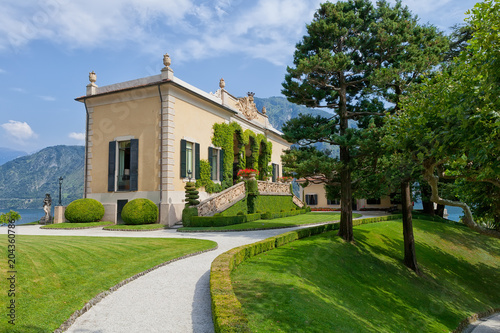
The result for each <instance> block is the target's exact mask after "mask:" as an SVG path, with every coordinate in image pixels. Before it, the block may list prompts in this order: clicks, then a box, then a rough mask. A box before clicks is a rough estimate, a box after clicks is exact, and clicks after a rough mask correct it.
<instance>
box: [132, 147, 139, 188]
mask: <svg viewBox="0 0 500 333" xmlns="http://www.w3.org/2000/svg"><path fill="white" fill-rule="evenodd" d="M138 183H139V139H132V140H130V191H137V190H138V188H139V186H138Z"/></svg>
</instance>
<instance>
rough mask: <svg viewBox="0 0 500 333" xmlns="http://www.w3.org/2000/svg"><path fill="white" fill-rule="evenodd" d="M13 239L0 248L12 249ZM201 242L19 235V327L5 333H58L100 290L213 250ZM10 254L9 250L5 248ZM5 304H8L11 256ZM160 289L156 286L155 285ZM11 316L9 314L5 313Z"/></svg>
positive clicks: (3, 267)
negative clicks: (182, 258) (185, 257)
mask: <svg viewBox="0 0 500 333" xmlns="http://www.w3.org/2000/svg"><path fill="white" fill-rule="evenodd" d="M6 240H7V237H2V239H1V240H0V248H2V249H7V241H6ZM215 245H216V243H215V242H211V241H205V240H195V239H165V238H162V239H159V238H156V239H155V238H117V237H109V238H108V237H55V236H20V235H18V236H16V270H17V281H16V304H17V307H16V311H17V313H16V315H17V316H16V317H17V320H16V325H15V326H14V327H12V326H11V325H9V324H7V320H6V319H5V318H6V317H5V315H3V316H2V320H1V321H0V332H5V331H8V332H23V333H31V332H33V333H34V332H37V333H38V332H52V331H53V330H54V329H56V328H57V327H59V325H60V324H62V323H63V322H64V321H65V320H67V319H68V318H69V316H70V315H71V314H72V313H73V312H74V311H75V310H78V309H80V308H81V307H82V306H83V305H84V304H85V302H87V301H89V300H90V299H91V298H93V297H94V296H96V295H97V294H98V293H99V292H101V291H104V290H106V289H109V288H110V287H112V286H114V285H116V284H117V283H119V282H121V281H123V280H125V279H127V278H129V277H131V276H133V275H135V274H137V273H140V272H142V271H145V270H147V269H149V268H151V267H154V266H155V265H158V264H161V263H163V262H166V261H168V260H170V259H173V258H177V257H180V256H183V255H186V254H188V253H194V252H198V251H202V250H205V249H209V248H212V247H214V246H215ZM4 252H5V253H6V250H4ZM5 253H4V257H3V259H2V260H1V261H0V272H1V276H2V279H1V280H0V281H1V282H0V290H2V293H1V295H0V304H2V307H3V305H4V304H7V301H9V300H10V299H7V293H6V292H4V291H6V290H8V288H7V280H6V278H5V277H7V255H6V254H5ZM151 287H154V286H151ZM2 313H5V311H2Z"/></svg>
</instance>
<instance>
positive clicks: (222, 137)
mask: <svg viewBox="0 0 500 333" xmlns="http://www.w3.org/2000/svg"><path fill="white" fill-rule="evenodd" d="M213 130H214V136H213V137H212V144H213V145H214V146H216V147H220V148H222V149H223V150H224V152H225V153H224V163H223V164H224V165H223V170H224V172H223V173H224V176H223V181H222V186H221V188H220V190H224V189H226V188H228V187H231V186H232V185H233V163H234V152H235V147H234V144H235V142H236V143H237V145H238V146H237V147H236V148H237V150H236V151H237V155H238V168H239V169H240V170H241V169H245V168H252V169H255V170H259V179H260V180H266V179H267V177H268V176H269V175H270V173H271V172H272V166H271V165H269V164H270V162H271V153H272V143H271V142H270V141H268V140H267V138H266V137H265V136H264V135H263V134H258V135H257V134H255V133H254V132H253V131H251V130H249V129H247V130H245V131H243V129H242V128H241V126H240V125H239V124H238V123H234V122H232V123H229V124H226V123H221V124H214V125H213ZM235 139H236V140H235ZM247 145H250V151H251V154H250V156H246V146H247ZM207 163H208V162H207ZM200 167H201V173H202V174H201V182H200V186H205V189H206V186H209V189H211V184H210V182H212V181H211V180H210V169H208V173H204V171H203V170H204V169H203V168H204V167H202V166H200ZM204 174H206V175H205V176H204ZM207 177H208V178H207ZM212 183H213V182H212ZM201 184H204V185H201ZM216 185H217V184H214V186H215V188H214V190H215V189H216V190H218V191H220V190H219V189H218V188H216ZM218 191H214V192H218ZM207 192H208V190H207ZM209 193H212V192H209Z"/></svg>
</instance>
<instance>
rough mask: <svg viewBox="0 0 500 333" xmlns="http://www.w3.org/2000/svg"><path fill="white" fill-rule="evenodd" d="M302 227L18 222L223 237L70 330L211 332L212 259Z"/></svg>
mask: <svg viewBox="0 0 500 333" xmlns="http://www.w3.org/2000/svg"><path fill="white" fill-rule="evenodd" d="M370 213H371V212H370ZM362 214H364V215H363V217H364V218H366V217H370V216H375V215H376V216H380V215H383V214H380V213H378V212H375V213H373V214H369V212H362ZM310 226H311V225H308V226H304V227H310ZM299 228H301V227H296V228H286V229H268V230H260V231H245V232H207V233H180V232H176V230H175V229H166V230H158V231H143V232H130V231H105V230H102V229H83V230H53V229H40V228H39V227H38V226H23V227H20V228H16V232H17V234H20V235H53V236H93V237H151V238H159V237H166V238H197V239H207V240H212V241H215V242H217V244H218V249H217V250H214V251H209V252H205V253H202V254H200V255H196V256H193V257H189V258H186V259H183V260H179V261H175V262H173V263H170V264H168V265H166V266H163V267H161V268H158V269H156V270H154V271H152V272H150V273H148V274H146V275H144V276H142V277H140V278H138V279H136V280H134V281H132V282H130V283H128V284H126V285H124V286H123V287H121V288H120V289H118V290H117V291H115V292H113V293H112V294H110V295H109V296H107V297H105V298H104V299H103V300H102V301H100V302H99V303H97V304H96V305H95V306H93V307H92V308H91V309H90V310H89V311H87V312H86V313H84V314H83V315H82V316H80V317H79V318H78V319H77V320H76V321H75V323H74V324H73V325H72V326H71V327H70V328H69V329H68V330H67V332H72V333H90V332H92V333H122V332H131V333H133V332H148V333H154V332H175V333H187V332H202V333H206V332H213V331H214V328H213V322H212V311H211V300H210V289H209V280H210V265H211V263H212V261H213V260H214V259H215V258H216V257H217V256H218V255H219V254H221V253H224V252H226V251H228V250H230V249H232V248H234V247H237V246H241V245H245V244H250V243H254V242H257V241H259V240H262V239H265V238H268V237H272V236H276V235H279V234H281V233H285V232H288V231H290V230H295V229H299ZM302 228H303V227H302ZM6 229H7V228H0V234H2V233H6Z"/></svg>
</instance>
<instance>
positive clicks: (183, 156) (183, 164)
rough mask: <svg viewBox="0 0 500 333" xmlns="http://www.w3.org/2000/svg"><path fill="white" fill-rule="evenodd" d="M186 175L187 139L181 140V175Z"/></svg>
mask: <svg viewBox="0 0 500 333" xmlns="http://www.w3.org/2000/svg"><path fill="white" fill-rule="evenodd" d="M186 176H187V175H186V140H181V177H182V178H186Z"/></svg>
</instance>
